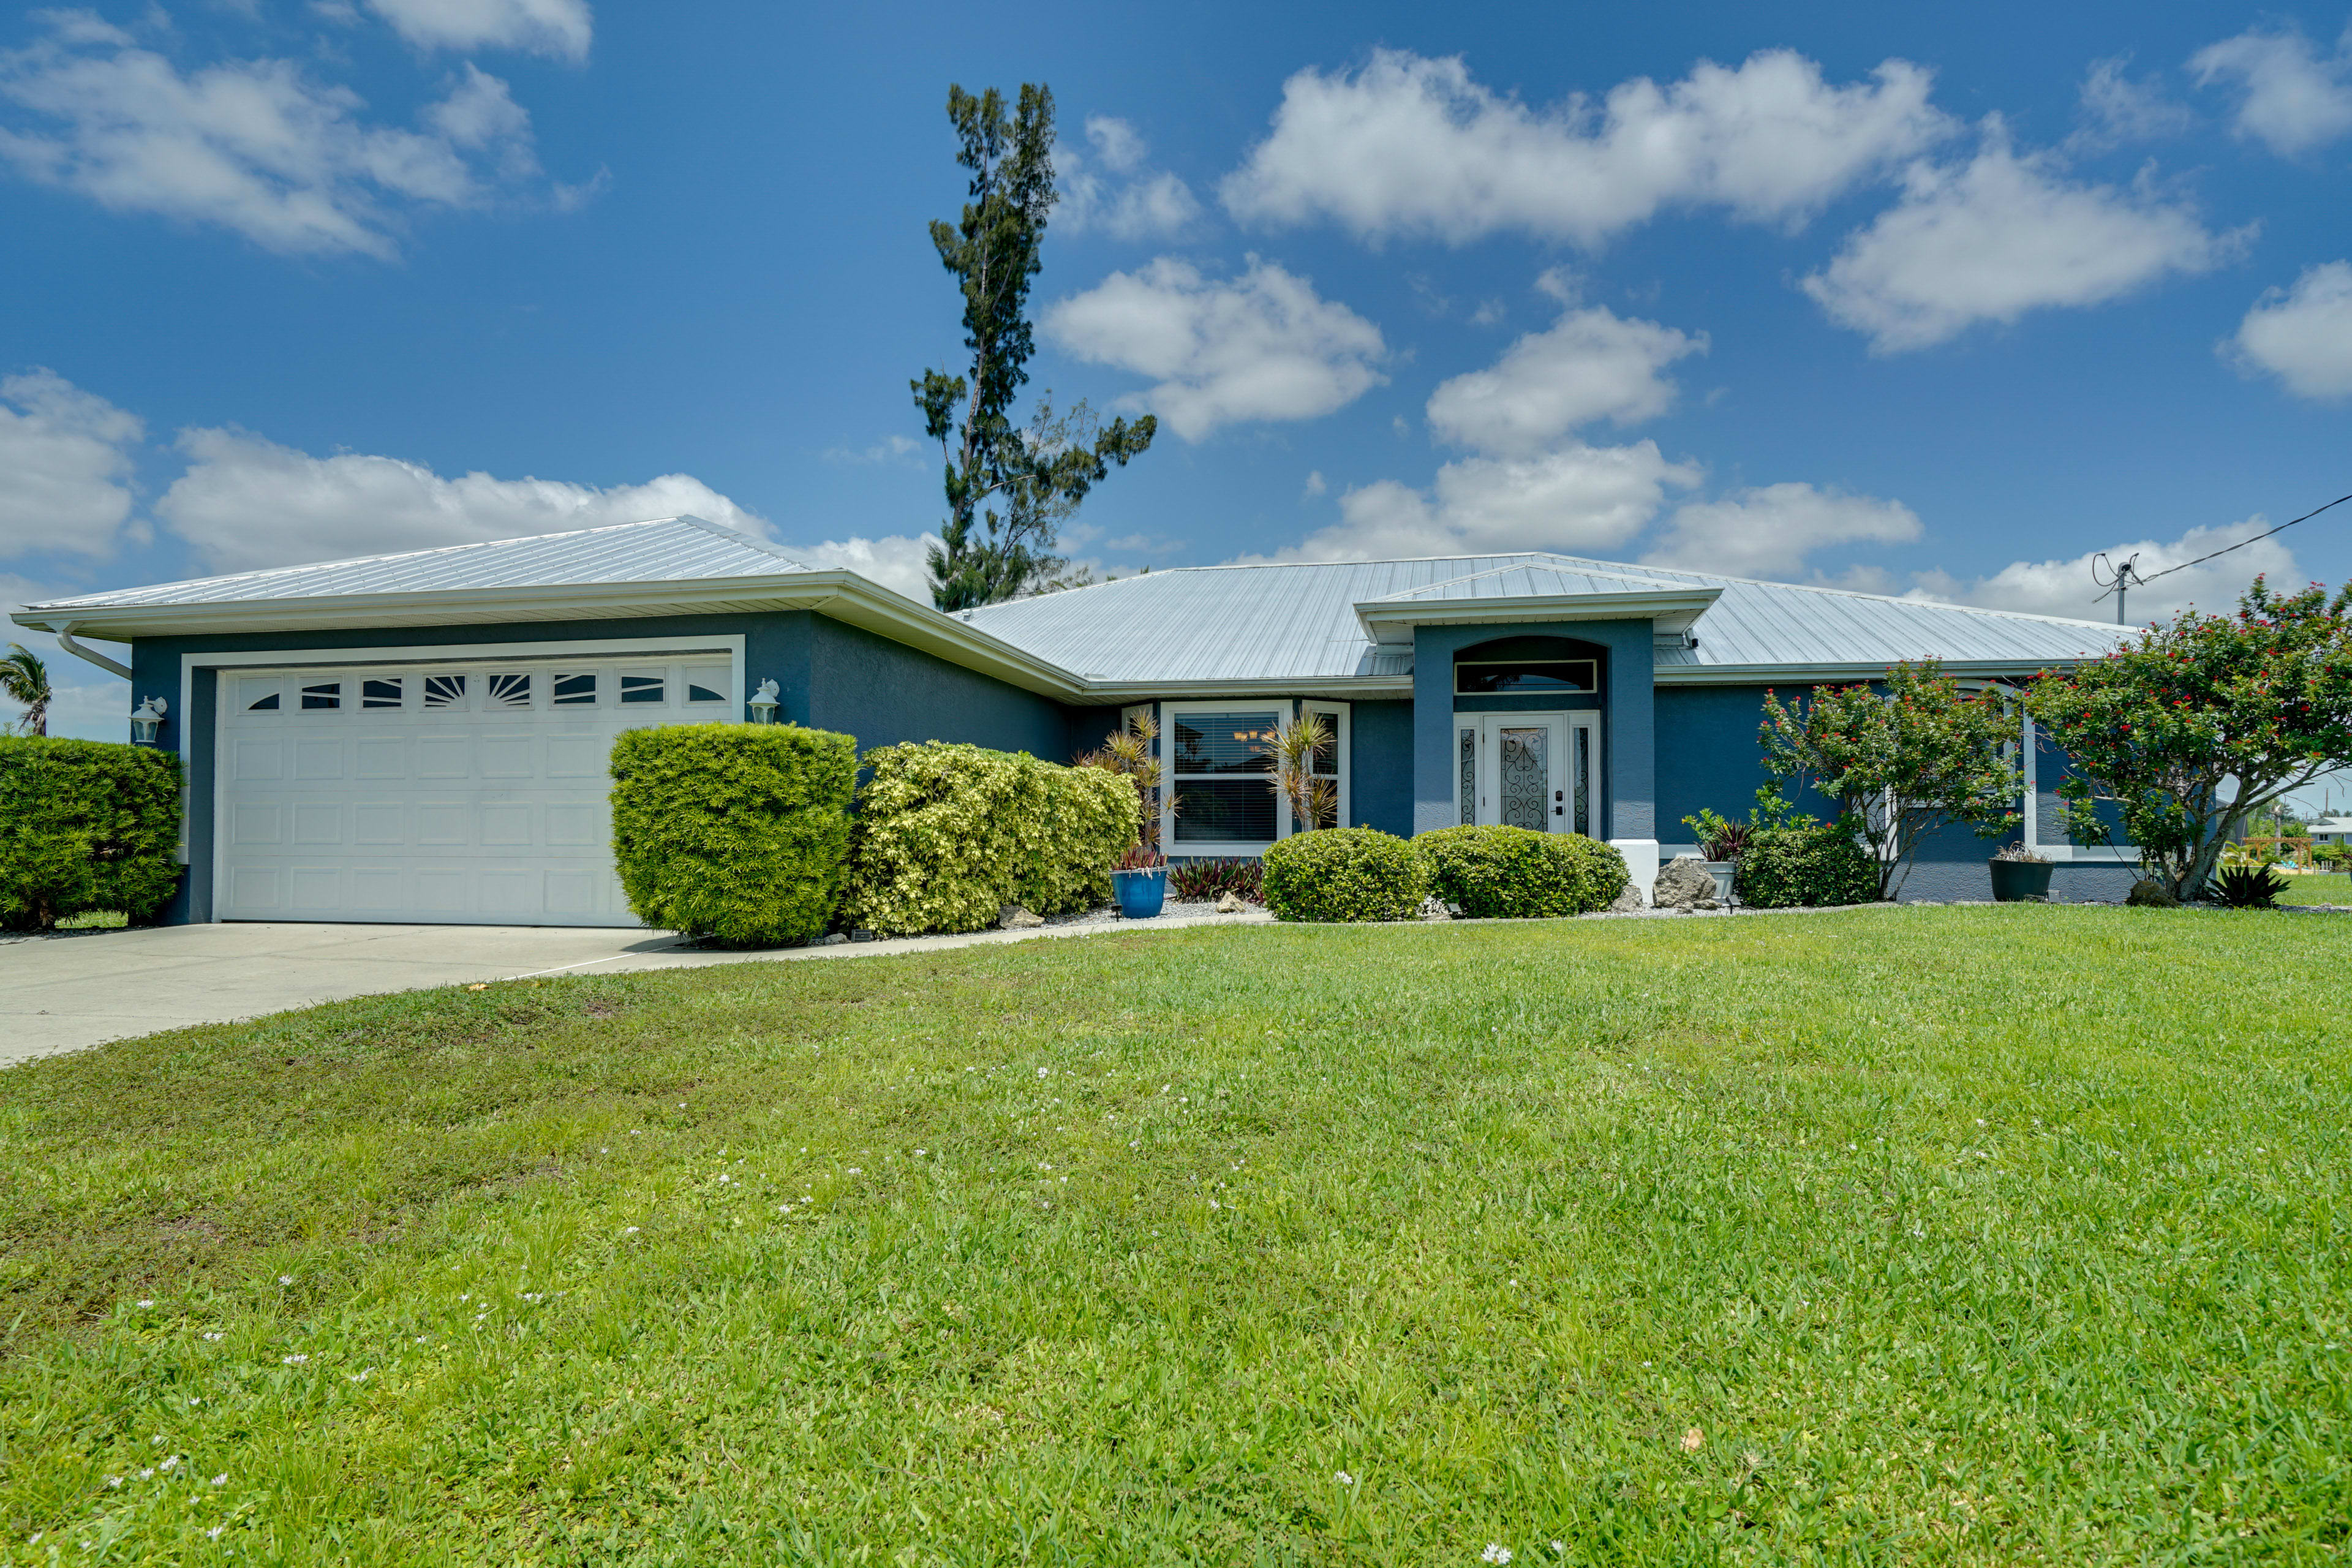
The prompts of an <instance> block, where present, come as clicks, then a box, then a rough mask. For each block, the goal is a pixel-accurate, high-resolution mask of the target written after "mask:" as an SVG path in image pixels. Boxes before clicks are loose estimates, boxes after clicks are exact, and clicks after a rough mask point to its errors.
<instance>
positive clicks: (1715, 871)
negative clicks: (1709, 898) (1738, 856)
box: [1699, 860, 1739, 909]
mask: <svg viewBox="0 0 2352 1568" xmlns="http://www.w3.org/2000/svg"><path fill="white" fill-rule="evenodd" d="M1699 864H1700V865H1702V866H1705V867H1706V874H1707V875H1708V876H1710V877H1712V878H1714V879H1715V901H1716V902H1717V903H1718V904H1721V905H1722V906H1723V907H1724V908H1725V909H1729V908H1730V907H1731V878H1732V873H1733V872H1735V871H1737V870H1738V869H1739V862H1738V861H1737V860H1702V861H1700V862H1699Z"/></svg>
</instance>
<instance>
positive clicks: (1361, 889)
mask: <svg viewBox="0 0 2352 1568" xmlns="http://www.w3.org/2000/svg"><path fill="white" fill-rule="evenodd" d="M1428 892H1429V868H1427V867H1426V866H1425V865H1423V863H1422V858H1421V856H1420V855H1419V854H1418V853H1417V852H1416V851H1415V850H1414V848H1413V847H1412V844H1411V843H1409V842H1407V841H1406V840H1404V839H1402V838H1399V837H1395V836H1394V835H1393V834H1388V833H1382V832H1381V831H1380V830H1379V829H1377V828H1371V827H1327V828H1324V829H1322V830H1321V831H1319V832H1316V833H1297V834H1293V835H1292V836H1291V837H1288V838H1285V839H1283V840H1282V841H1281V842H1279V843H1277V844H1275V845H1273V846H1271V847H1268V848H1267V850H1266V852H1265V907H1266V908H1267V909H1269V910H1273V911H1274V917H1275V919H1276V920H1284V921H1409V920H1412V918H1413V917H1414V916H1415V915H1417V914H1419V913H1420V911H1421V900H1423V898H1424V897H1426V896H1427V894H1428Z"/></svg>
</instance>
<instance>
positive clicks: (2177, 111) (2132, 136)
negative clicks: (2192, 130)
mask: <svg viewBox="0 0 2352 1568" xmlns="http://www.w3.org/2000/svg"><path fill="white" fill-rule="evenodd" d="M2130 63H2131V62H2130V61H2129V59H2128V58H2123V57H2117V58H2115V59H2107V60H2095V61H2093V62H2092V64H2091V69H2090V74H2089V75H2087V76H2085V77H2084V79H2083V91H2082V120H2083V123H2082V127H2081V129H2079V130H2077V131H2076V132H2074V135H2072V136H2070V137H2068V138H2067V143H2066V144H2067V145H2068V146H2070V147H2076V148H2080V149H2082V150H2083V151H2084V152H2097V151H2101V150H2104V149H2105V148H2109V147H2117V146H2121V145H2122V144H2123V143H2125V142H2153V141H2155V140H2156V139H2157V138H2158V137H2161V136H2176V135H2179V133H2180V132H2184V131H2186V130H2188V129H2189V127H2190V126H2192V125H2194V124H2195V123H2196V122H2197V117H2196V116H2195V115H2193V114H2191V113H2189V110H2188V109H2187V107H2186V106H2184V105H2182V104H2179V103H2175V102H2174V101H2172V100H2170V99H2168V98H2167V97H2165V95H2164V89H2162V88H2160V87H2158V86H2157V85H2156V83H2154V82H2153V81H2149V80H2146V79H2142V80H2139V81H2134V80H2133V79H2131V78H2130V77H2128V76H2126V75H2125V74H2124V68H2125V67H2126V66H2127V65H2129V64H2130Z"/></svg>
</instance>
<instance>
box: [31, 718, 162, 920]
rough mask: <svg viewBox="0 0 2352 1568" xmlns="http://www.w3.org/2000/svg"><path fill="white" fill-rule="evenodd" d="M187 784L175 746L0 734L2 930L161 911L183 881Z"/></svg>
mask: <svg viewBox="0 0 2352 1568" xmlns="http://www.w3.org/2000/svg"><path fill="white" fill-rule="evenodd" d="M180 784H181V773H180V759H179V758H178V757H177V756H176V755H174V754H173V753H172V752H159V751H155V750H153V749H152V748H149V747H146V746H124V745H116V744H111V743H109V742H104V741H65V740H50V739H47V738H46V737H43V736H29V735H27V736H7V737H0V930H8V931H37V930H43V929H46V928H47V927H49V926H53V925H55V924H57V923H58V921H61V920H66V919H68V918H70V917H72V916H74V915H79V914H86V913H89V911H91V910H121V911H122V912H123V913H125V914H127V915H129V916H130V917H131V919H132V920H133V921H138V920H141V919H142V918H144V917H146V916H148V915H151V914H152V913H154V912H155V911H156V910H159V909H162V908H163V905H164V904H165V903H166V902H167V901H168V900H170V899H171V897H172V892H173V889H175V888H176V887H178V886H179V881H180V868H179V865H178V863H177V862H176V860H175V859H174V858H173V849H174V848H175V847H177V846H178V844H179V841H180Z"/></svg>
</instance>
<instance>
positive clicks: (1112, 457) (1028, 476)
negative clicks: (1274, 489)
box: [909, 83, 1159, 610]
mask: <svg viewBox="0 0 2352 1568" xmlns="http://www.w3.org/2000/svg"><path fill="white" fill-rule="evenodd" d="M948 119H949V120H950V121H951V122H952V123H953V124H954V126H955V128H956V136H957V138H958V140H959V142H961V148H960V150H959V151H958V152H957V153H956V162H957V163H960V164H961V165H962V166H963V167H964V168H966V169H968V170H970V171H971V187H970V191H969V195H970V196H971V200H969V201H967V202H965V203H964V206H963V214H962V216H961V218H960V219H959V220H958V221H957V222H955V223H952V224H950V223H940V222H935V223H933V224H932V225H931V243H932V245H934V246H936V247H938V249H939V253H940V265H941V266H943V267H945V268H947V269H948V271H950V273H952V274H954V275H955V279H956V282H957V285H958V286H959V287H960V288H961V289H962V292H963V331H964V338H963V343H964V348H965V349H966V350H967V351H968V352H969V353H971V367H970V368H969V369H968V370H967V371H966V372H965V374H961V375H950V374H947V373H946V372H945V371H939V370H927V371H925V372H924V373H923V374H922V377H921V379H920V380H918V381H914V382H911V383H909V385H910V386H911V387H912V388H913V390H914V394H915V405H916V406H917V407H919V408H920V409H921V410H922V411H923V423H924V428H925V430H926V432H927V433H928V434H929V436H930V437H931V439H933V440H934V441H937V442H938V443H939V444H940V455H941V457H942V458H943V460H944V465H945V468H946V486H947V502H948V515H947V518H946V521H943V522H942V523H941V524H940V543H939V545H938V546H937V547H935V548H933V549H932V550H931V551H930V552H929V566H930V575H931V602H932V603H933V604H935V605H938V606H939V607H940V609H942V610H961V609H967V608H970V607H971V606H972V605H993V604H998V603H1001V602H1003V600H1006V599H1013V598H1018V597H1020V596H1021V595H1023V594H1024V593H1030V592H1034V591H1036V590H1037V589H1038V588H1039V587H1041V586H1044V585H1045V584H1047V583H1049V582H1051V581H1052V580H1054V579H1055V577H1056V575H1057V574H1060V573H1061V572H1062V570H1063V569H1064V568H1066V566H1067V565H1068V563H1067V562H1066V561H1064V560H1063V559H1062V558H1061V557H1059V556H1057V555H1055V554H1054V553H1053V549H1054V546H1055V543H1056V542H1058V540H1059V538H1060V525H1061V522H1062V521H1063V520H1064V519H1066V518H1067V517H1068V516H1069V515H1070V514H1071V513H1072V512H1073V511H1075V510H1077V506H1078V503H1079V502H1080V501H1082V500H1085V499H1086V495H1087V491H1088V490H1090V489H1093V488H1094V487H1095V485H1096V484H1097V483H1099V482H1100V481H1101V479H1103V477H1104V476H1105V475H1106V474H1108V472H1109V471H1110V466H1111V465H1112V464H1113V463H1117V464H1118V465H1119V466H1121V467H1125V466H1126V464H1127V461H1128V459H1129V458H1133V457H1136V456H1138V455H1139V454H1140V453H1141V452H1142V451H1143V450H1144V449H1145V448H1146V447H1150V445H1151V437H1153V436H1154V435H1155V434H1157V432H1158V430H1159V421H1158V420H1156V419H1154V418H1153V417H1152V416H1150V415H1149V414H1147V415H1145V416H1143V417H1141V418H1140V419H1138V420H1136V421H1135V422H1134V423H1133V424H1129V422H1128V421H1127V420H1125V419H1114V420H1112V421H1111V422H1110V424H1109V425H1108V426H1097V424H1096V422H1095V420H1094V418H1093V416H1092V415H1091V414H1090V413H1089V412H1088V411H1087V405H1085V404H1084V403H1080V404H1078V405H1076V406H1075V407H1074V408H1072V409H1071V410H1069V411H1068V412H1067V413H1066V414H1063V415H1059V416H1056V415H1055V413H1054V410H1053V407H1052V404H1051V401H1050V398H1049V399H1048V400H1047V401H1046V402H1045V405H1043V406H1042V407H1041V408H1040V409H1039V411H1038V415H1037V417H1036V418H1035V419H1034V420H1033V421H1032V422H1031V424H1030V425H1029V426H1027V427H1025V428H1024V426H1021V425H1018V424H1016V423H1014V421H1013V400H1014V399H1015V398H1016V397H1017V396H1019V395H1020V392H1021V388H1022V387H1023V385H1024V384H1026V383H1027V381H1028V380H1029V368H1028V367H1029V356H1030V355H1031V354H1032V353H1034V352H1035V348H1036V344H1035V341H1034V336H1033V334H1032V332H1031V330H1030V325H1029V315H1028V310H1029V283H1030V280H1031V279H1033V278H1034V277H1035V276H1036V275H1037V272H1038V270H1039V268H1040V267H1041V266H1042V265H1043V263H1042V261H1041V260H1040V258H1039V256H1038V251H1039V249H1040V247H1042V246H1043V245H1044V244H1045V220H1046V218H1047V217H1048V216H1050V215H1051V214H1052V212H1053V210H1054V199H1055V192H1054V95H1053V94H1052V93H1051V92H1050V91H1048V90H1047V89H1045V87H1044V86H1043V85H1042V84H1033V83H1024V84H1023V86H1022V89H1021V101H1020V104H1019V106H1018V107H1017V108H1016V109H1015V110H1013V113H1012V114H1011V115H1010V116H1009V117H1008V116H1007V115H1006V113H1005V105H1004V98H1003V94H1002V93H1000V92H998V91H997V90H996V89H994V88H990V89H988V90H987V91H986V92H984V93H982V94H981V95H980V96H979V97H977V98H975V97H973V96H972V95H971V93H968V92H966V91H964V89H962V88H961V87H950V88H949V89H948Z"/></svg>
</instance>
